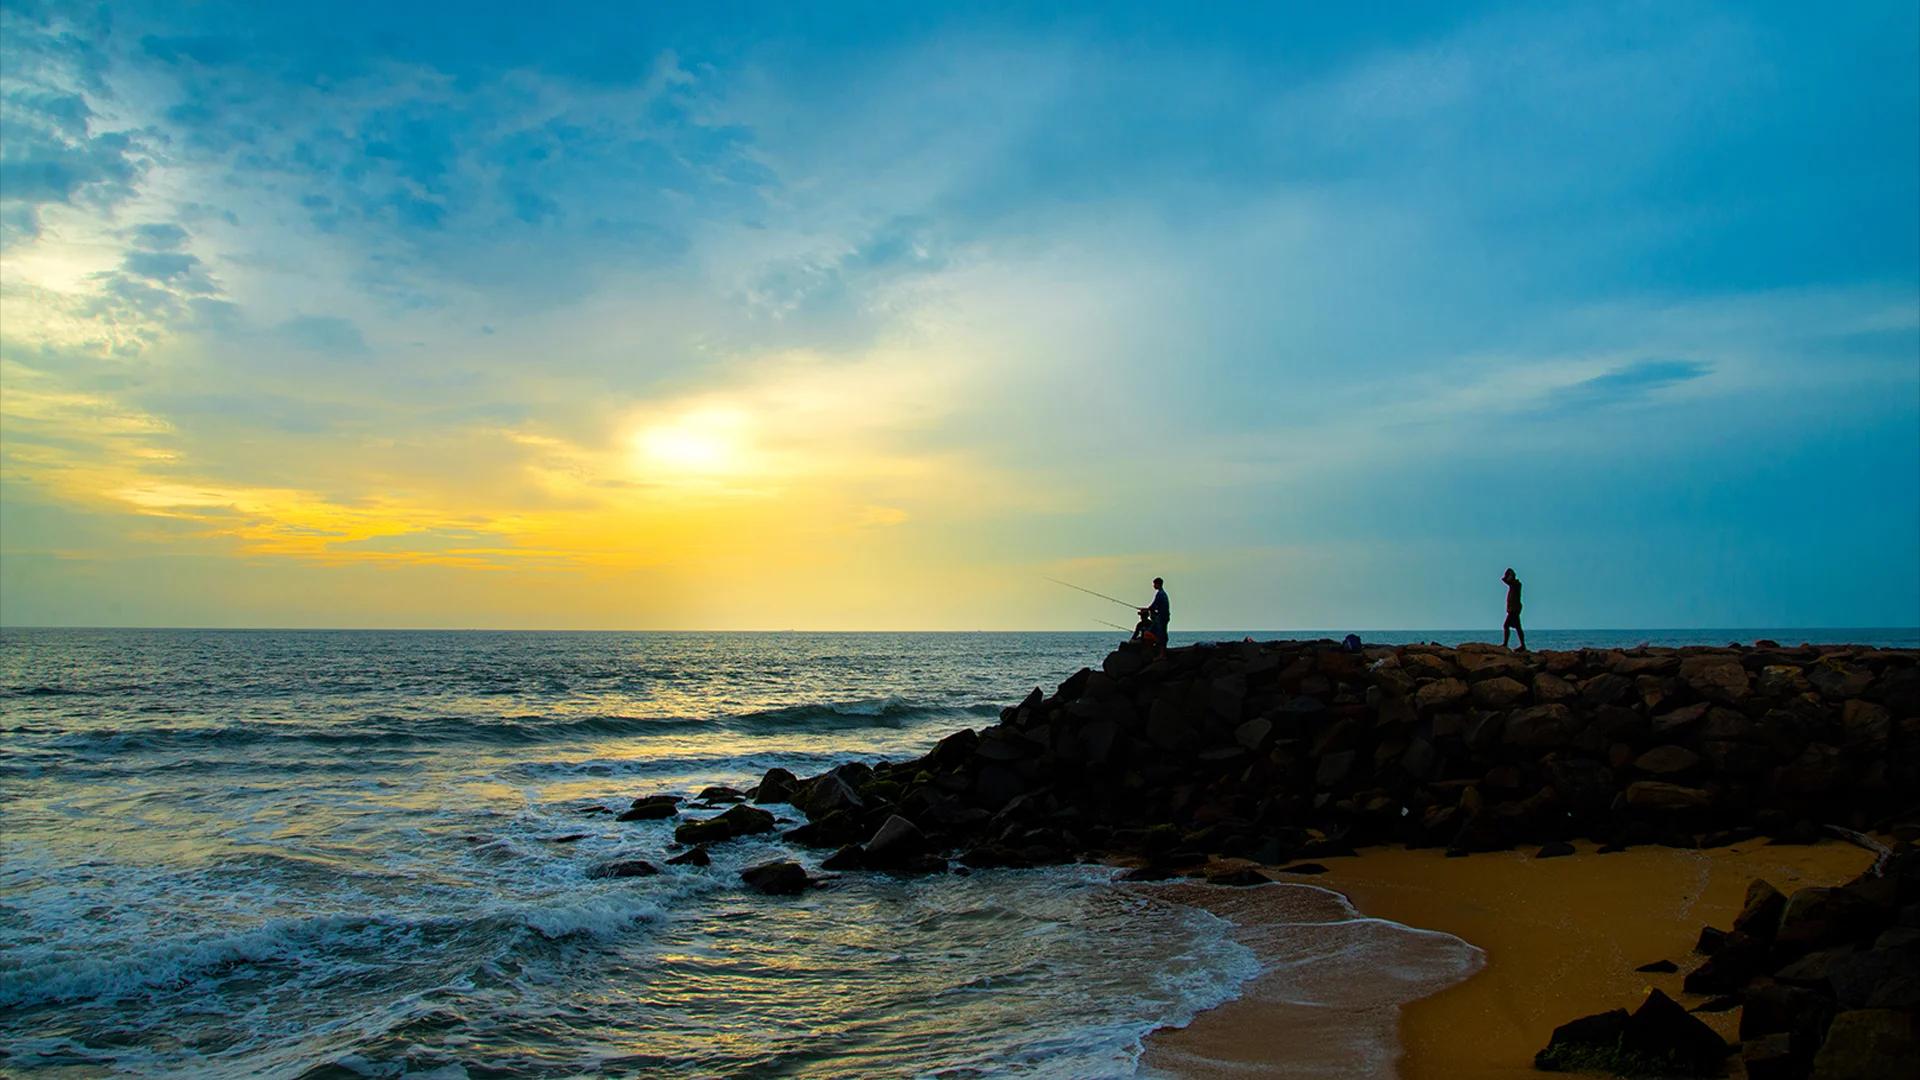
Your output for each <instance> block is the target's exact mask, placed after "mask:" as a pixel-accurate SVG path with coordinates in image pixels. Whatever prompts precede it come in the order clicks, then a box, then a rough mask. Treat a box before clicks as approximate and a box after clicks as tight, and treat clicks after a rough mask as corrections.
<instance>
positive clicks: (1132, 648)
mask: <svg viewBox="0 0 1920 1080" xmlns="http://www.w3.org/2000/svg"><path fill="white" fill-rule="evenodd" d="M1151 659H1152V657H1150V656H1149V655H1147V651H1146V649H1145V648H1143V647H1141V646H1139V645H1134V644H1127V645H1122V646H1120V647H1119V648H1117V649H1115V650H1113V651H1112V652H1110V653H1108V654H1107V658H1106V659H1105V660H1102V661H1101V662H1100V670H1101V671H1104V672H1106V673H1107V674H1108V675H1109V676H1111V677H1113V678H1115V679H1124V678H1126V677H1127V676H1129V675H1132V674H1133V673H1134V672H1137V671H1139V670H1140V669H1141V668H1143V667H1146V666H1147V663H1148V661H1150V660H1151Z"/></svg>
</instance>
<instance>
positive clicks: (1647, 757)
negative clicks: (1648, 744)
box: [1633, 743, 1701, 776]
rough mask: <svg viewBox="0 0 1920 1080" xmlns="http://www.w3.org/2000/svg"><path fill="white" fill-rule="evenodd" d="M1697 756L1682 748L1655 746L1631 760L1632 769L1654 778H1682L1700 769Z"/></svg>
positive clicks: (1668, 745)
mask: <svg viewBox="0 0 1920 1080" xmlns="http://www.w3.org/2000/svg"><path fill="white" fill-rule="evenodd" d="M1700 762H1701V757H1700V755H1699V754H1696V753H1694V752H1693V751H1691V750H1689V749H1687V748H1686V747H1684V746H1675V745H1673V744H1672V743H1667V744H1666V745H1663V746H1656V747H1654V748H1653V749H1651V750H1649V751H1647V752H1646V753H1644V754H1641V755H1640V756H1639V757H1637V758H1635V759H1634V760H1633V767H1634V768H1635V769H1638V770H1640V771H1641V772H1643V773H1649V774H1651V775H1654V776H1682V775H1685V774H1687V773H1690V772H1693V771H1695V770H1697V769H1699V767H1700Z"/></svg>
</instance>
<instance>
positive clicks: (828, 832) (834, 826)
mask: <svg viewBox="0 0 1920 1080" xmlns="http://www.w3.org/2000/svg"><path fill="white" fill-rule="evenodd" d="M784 835H785V838H786V839H787V840H788V841H789V842H791V843H795V844H799V845H801V846H802V847H811V848H837V847H840V846H841V845H843V844H851V843H853V842H855V841H857V840H859V839H860V838H861V837H862V836H865V835H866V829H865V827H864V826H863V825H862V824H861V822H860V819H859V817H858V816H856V815H855V814H853V813H851V812H849V811H845V810H836V811H835V812H833V813H831V814H828V815H827V816H825V817H823V818H821V819H819V820H818V821H810V822H808V823H807V824H805V825H802V826H800V827H799V828H797V829H788V830H787V831H786V833H785V834H784Z"/></svg>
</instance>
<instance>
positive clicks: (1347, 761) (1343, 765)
mask: <svg viewBox="0 0 1920 1080" xmlns="http://www.w3.org/2000/svg"><path fill="white" fill-rule="evenodd" d="M1353 762H1354V753H1353V751H1351V750H1342V751H1340V752H1339V753H1337V754H1328V755H1327V756H1325V757H1323V758H1321V759H1320V764H1319V765H1318V766H1317V767H1316V768H1315V769H1314V773H1313V784H1314V786H1315V787H1318V788H1334V787H1338V786H1340V785H1341V784H1343V783H1345V782H1346V780H1347V777H1348V775H1350V774H1351V773H1352V772H1353Z"/></svg>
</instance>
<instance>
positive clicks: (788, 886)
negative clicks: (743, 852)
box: [740, 859, 815, 896]
mask: <svg viewBox="0 0 1920 1080" xmlns="http://www.w3.org/2000/svg"><path fill="white" fill-rule="evenodd" d="M740 880H741V881H743V882H745V883H746V885H747V888H749V889H752V890H753V891H755V892H759V893H765V894H767V895H769V896H795V895H798V894H800V893H803V892H805V891H806V890H807V887H808V886H810V885H813V884H815V882H814V881H813V879H812V878H809V877H808V876H807V872H806V870H805V869H804V868H802V867H801V865H800V864H799V863H797V862H792V861H789V860H786V859H779V860H776V861H774V862H767V863H761V864H760V865H758V866H749V867H747V868H746V869H745V870H742V871H740Z"/></svg>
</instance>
